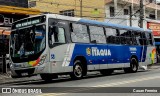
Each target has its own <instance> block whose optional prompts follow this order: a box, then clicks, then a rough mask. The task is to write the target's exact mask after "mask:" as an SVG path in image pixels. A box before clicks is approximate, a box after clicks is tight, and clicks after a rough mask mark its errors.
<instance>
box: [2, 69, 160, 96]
mask: <svg viewBox="0 0 160 96" xmlns="http://www.w3.org/2000/svg"><path fill="white" fill-rule="evenodd" d="M159 72H160V68H156V69H149V70H148V71H139V72H137V73H128V74H125V73H124V72H123V71H120V70H118V71H115V72H114V73H113V74H112V75H110V76H102V75H100V74H99V72H90V73H89V75H88V76H87V77H84V79H82V80H71V79H70V78H69V76H61V77H60V78H59V79H55V80H53V81H51V82H45V81H43V80H41V79H40V77H39V76H34V77H30V78H26V79H25V80H23V79H22V78H20V79H15V80H5V81H3V83H1V86H0V87H4V86H5V87H22V88H23V87H36V88H38V87H42V88H44V87H50V88H46V90H45V92H49V93H45V94H34V95H37V96H60V95H62V96H66V95H67V96H70V95H73V96H74V95H75V94H77V93H87V94H88V95H89V93H101V95H105V94H106V93H107V96H115V95H116V94H118V93H121V94H125V95H121V96H129V95H128V94H131V93H132V94H135V95H134V96H138V94H139V95H140V94H143V93H139V92H138V93H136V92H135V93H133V92H132V91H133V88H137V87H140V89H144V88H145V89H146V88H147V87H148V89H151V88H149V87H160V73H159ZM108 87H109V90H110V91H107V90H108V89H107V88H108ZM113 87H115V88H119V89H114V88H113ZM120 87H122V88H120ZM130 87H133V88H130ZM143 87H144V88H143ZM112 88H113V89H112ZM128 88H129V89H128ZM126 89H128V90H129V92H131V93H129V92H128V94H127V93H123V92H125V90H126ZM114 90H118V91H114ZM134 90H137V89H134ZM157 90H158V89H157ZM159 91H160V90H159ZM42 92H43V91H42ZM102 93H103V94H102ZM111 93H114V94H111ZM87 94H84V95H85V96H87ZM146 94H147V95H144V96H156V94H157V96H158V93H156V92H155V93H154V92H151V93H146ZM10 95H11V94H3V96H10ZM14 95H15V96H17V95H18V96H20V94H12V96H14ZM25 95H27V96H28V95H31V94H25ZM77 95H78V94H77ZM79 95H81V94H79ZM95 96H96V95H95ZM142 96H143V95H142Z"/></svg>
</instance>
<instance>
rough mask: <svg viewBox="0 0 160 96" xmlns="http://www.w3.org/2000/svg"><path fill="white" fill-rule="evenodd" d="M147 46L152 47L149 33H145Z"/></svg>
mask: <svg viewBox="0 0 160 96" xmlns="http://www.w3.org/2000/svg"><path fill="white" fill-rule="evenodd" d="M146 38H147V42H148V45H153V42H152V35H151V33H146Z"/></svg>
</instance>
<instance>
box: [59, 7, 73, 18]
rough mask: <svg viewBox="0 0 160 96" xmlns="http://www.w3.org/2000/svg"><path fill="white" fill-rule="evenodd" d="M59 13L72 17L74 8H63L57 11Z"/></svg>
mask: <svg viewBox="0 0 160 96" xmlns="http://www.w3.org/2000/svg"><path fill="white" fill-rule="evenodd" d="M59 13H60V15H65V16H72V17H74V10H73V9H72V10H63V11H60V12H59Z"/></svg>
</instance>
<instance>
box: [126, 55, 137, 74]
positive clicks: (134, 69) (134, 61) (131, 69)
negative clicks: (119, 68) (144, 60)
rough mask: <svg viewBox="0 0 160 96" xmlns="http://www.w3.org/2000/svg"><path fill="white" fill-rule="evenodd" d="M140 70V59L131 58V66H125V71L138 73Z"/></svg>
mask: <svg viewBox="0 0 160 96" xmlns="http://www.w3.org/2000/svg"><path fill="white" fill-rule="evenodd" d="M137 71H138V61H137V59H135V58H132V59H131V62H130V67H129V68H124V72H125V73H136V72H137Z"/></svg>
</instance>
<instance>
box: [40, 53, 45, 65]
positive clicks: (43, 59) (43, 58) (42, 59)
mask: <svg viewBox="0 0 160 96" xmlns="http://www.w3.org/2000/svg"><path fill="white" fill-rule="evenodd" d="M46 57H47V55H43V56H42V57H41V59H40V62H39V65H42V64H43V63H44V61H45V59H46Z"/></svg>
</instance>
